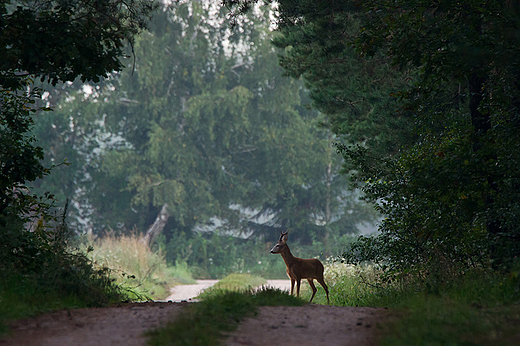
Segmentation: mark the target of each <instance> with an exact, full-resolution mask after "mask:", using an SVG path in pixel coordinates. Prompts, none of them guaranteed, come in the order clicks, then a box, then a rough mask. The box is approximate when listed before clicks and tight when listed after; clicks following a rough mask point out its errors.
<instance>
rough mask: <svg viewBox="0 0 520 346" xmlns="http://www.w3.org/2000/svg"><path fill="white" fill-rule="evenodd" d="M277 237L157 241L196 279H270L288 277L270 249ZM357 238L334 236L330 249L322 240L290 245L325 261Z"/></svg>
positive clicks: (170, 258)
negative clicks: (233, 276) (231, 276)
mask: <svg viewBox="0 0 520 346" xmlns="http://www.w3.org/2000/svg"><path fill="white" fill-rule="evenodd" d="M278 237H279V235H278V236H276V237H273V238H272V240H271V239H269V238H266V239H254V238H252V239H241V238H236V237H233V236H225V235H220V234H219V233H217V232H211V233H203V234H195V235H192V236H191V237H188V236H187V235H186V234H185V233H180V234H178V235H176V236H174V237H172V239H171V240H170V242H169V243H168V244H165V245H164V247H163V245H162V243H163V240H161V239H159V241H158V243H159V247H160V248H161V251H164V253H165V256H166V260H167V262H168V263H170V264H173V263H177V262H181V263H186V264H187V265H188V266H189V267H190V268H192V272H193V275H194V276H195V277H197V278H213V279H219V278H223V277H225V276H226V275H228V274H231V273H243V274H246V273H248V274H252V275H258V276H261V277H264V278H268V279H285V278H287V274H286V268H285V264H284V262H283V260H282V259H281V258H280V256H275V255H272V254H270V252H269V250H270V249H271V248H272V247H273V245H274V243H276V241H277V238H278ZM162 239H164V237H163V238H162ZM354 239H355V238H354V236H350V235H343V236H331V237H330V240H329V242H328V246H329V247H328V248H327V247H326V246H325V244H324V243H323V242H321V241H319V240H315V241H314V242H313V244H312V245H304V244H301V243H300V242H298V241H294V242H293V243H292V244H293V245H292V246H291V247H292V248H293V252H294V255H295V256H297V257H301V258H315V257H316V258H321V259H322V260H325V259H327V254H333V255H334V256H339V255H340V254H342V253H344V252H345V250H346V249H348V248H349V244H350V243H351V242H352V241H353V240H354ZM266 240H268V241H267V242H266Z"/></svg>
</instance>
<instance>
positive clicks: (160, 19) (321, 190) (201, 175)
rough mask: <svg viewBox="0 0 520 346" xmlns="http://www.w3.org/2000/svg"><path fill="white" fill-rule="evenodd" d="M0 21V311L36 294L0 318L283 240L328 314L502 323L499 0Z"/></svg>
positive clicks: (504, 205)
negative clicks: (367, 311) (368, 310)
mask: <svg viewBox="0 0 520 346" xmlns="http://www.w3.org/2000/svg"><path fill="white" fill-rule="evenodd" d="M0 27H1V28H2V31H1V33H0V56H1V57H2V59H0V96H1V98H0V272H2V273H3V278H4V280H2V281H3V282H2V283H0V302H2V301H7V300H12V301H13V302H18V301H22V300H26V297H27V295H30V294H33V293H32V292H35V291H39V292H40V294H42V296H43V297H46V298H45V299H43V300H47V301H53V302H55V303H52V304H50V305H42V306H40V305H37V304H36V305H34V304H33V303H30V302H29V303H26V304H27V306H25V307H24V309H25V312H24V313H22V314H21V315H17V314H11V315H9V314H8V317H7V318H9V316H11V317H10V318H20V317H24V316H27V315H32V314H37V313H41V312H43V311H49V310H54V309H59V308H63V307H67V306H70V305H72V306H76V307H77V306H106V305H107V304H110V303H114V302H118V301H125V300H137V301H138V300H143V299H148V298H150V299H160V298H164V297H163V295H164V294H165V293H164V292H165V290H167V289H168V287H169V286H172V285H178V284H182V283H188V282H192V281H193V280H194V279H209V278H211V279H222V278H224V277H226V276H228V275H230V274H236V273H241V274H251V275H255V276H260V277H263V278H269V279H274V278H276V279H278V278H283V277H284V276H285V264H284V262H283V261H282V260H281V259H280V257H278V256H273V255H270V254H269V249H270V248H271V247H272V246H273V244H274V243H276V241H277V240H278V238H279V237H280V232H285V231H288V232H289V234H290V242H291V249H293V252H294V253H296V254H298V256H299V257H304V258H319V259H320V260H322V262H324V263H325V264H326V273H327V272H328V273H329V276H328V277H327V276H326V279H327V280H330V281H334V280H337V281H334V284H331V286H333V287H334V288H333V289H331V299H332V304H333V305H339V306H383V305H384V306H396V307H401V308H402V307H403V306H406V307H407V308H410V306H408V305H407V304H408V303H409V299H411V297H414V298H413V299H415V298H416V297H417V295H418V294H419V293H418V292H420V293H421V294H425V296H426V297H430V295H431V297H434V298H432V299H438V298H439V297H440V298H439V299H441V300H443V301H448V300H450V299H459V301H460V302H461V305H464V306H465V307H464V309H466V310H464V312H463V313H462V312H461V314H466V313H469V312H468V311H471V313H472V314H474V316H476V317H475V319H480V320H482V319H485V321H484V322H483V324H485V325H486V326H487V327H489V325H492V327H489V328H501V327H498V326H497V325H499V324H501V323H498V322H496V321H495V320H494V319H493V318H494V317H493V318H491V319H493V321H495V322H493V323H491V322H489V319H490V318H489V316H490V315H489V311H487V310H486V311H484V310H482V309H473V308H474V306H476V305H478V306H480V307H482V306H483V305H484V306H487V305H486V304H489V307H490V308H491V307H495V308H498V307H502V310H499V312H498V313H497V315H500V316H501V318H503V319H508V320H509V321H512V320H514V321H517V322H518V311H519V310H518V301H519V298H520V297H519V296H518V290H519V288H520V259H519V258H520V227H519V226H518V225H519V224H520V204H519V202H518V201H519V200H520V169H519V166H518V163H519V162H520V84H519V81H520V54H518V53H519V49H520V3H518V2H516V1H499V0H496V1H495V0H493V1H483V0H468V1H461V2H453V1H446V0H438V1H424V0H414V1H411V0H404V1H392V0H365V1H358V0H349V1H337V2H336V1H316V0H313V1H311V0H299V1H294V0H278V1H260V0H223V1H221V2H215V1H189V0H183V1H180V0H179V1H153V0H130V1H122V0H105V1H97V0H70V1H66V2H63V1H57V0H30V1H29V0H26V1H15V0H11V1H7V0H6V1H2V2H0ZM130 249H135V253H136V254H137V253H138V251H143V252H142V253H143V254H142V255H139V256H138V255H135V256H132V255H129V253H131V252H132V251H134V250H130ZM137 249H139V250H137ZM129 257H133V258H131V259H128V258H129ZM137 257H139V258H138V259H136V258H137ZM143 258H147V259H146V260H145V259H143ZM132 261H137V262H139V261H140V262H139V263H137V264H129V263H130V262H132ZM146 261H148V262H147V263H146V264H144V262H146ZM123 262H125V264H122V263H123ZM126 262H128V263H126ZM132 263H133V262H132ZM341 268H344V269H341ZM347 277H348V280H347V279H346V278H347ZM349 280H359V281H356V284H355V285H354V284H352V286H348V285H351V283H350V281H349ZM347 282H349V283H347ZM347 286H348V287H347ZM360 287H364V288H360ZM498 287H500V288H498ZM340 292H342V293H341V294H342V295H341V294H340ZM450 292H451V293H450ZM453 292H456V293H453ZM460 292H471V293H468V294H467V296H465V297H464V298H460V297H459V296H457V295H458V294H459V293H460ZM483 292H486V294H487V295H484V293H483ZM450 294H453V295H456V296H457V298H454V297H453V295H451V296H450ZM49 297H52V298H50V299H49ZM58 297H60V298H58ZM341 297H348V298H341ZM447 297H448V298H447ZM425 299H426V298H425ZM428 299H430V298H428ZM475 299H478V302H477V303H476V302H475ZM482 300H484V301H482ZM414 302H415V300H414ZM16 304H18V303H15V306H18V305H16ZM475 304H476V305H475ZM506 306H513V307H516V308H512V310H510V309H509V307H508V308H507V309H506V308H505V307H506ZM13 309H14V308H13ZM24 309H21V310H24ZM410 309H412V310H413V308H410ZM421 309H423V308H422V307H419V308H417V307H416V310H421ZM423 310H427V309H423ZM4 311H5V310H4ZM515 314H516V315H515ZM484 315H485V316H486V317H485V318H484V317H482V316H484ZM412 316H413V314H412ZM472 316H473V315H472ZM493 316H495V315H493ZM511 316H517V317H516V319H515V318H514V317H511ZM411 318H412V317H411ZM428 318H434V317H431V316H428ZM419 319H424V320H425V321H427V318H426V317H425V316H422V315H421V317H420V318H419ZM500 321H502V320H500ZM426 323H428V322H426ZM449 323H452V322H448V324H449ZM510 323H513V322H510ZM430 324H431V323H430ZM487 327H486V328H487ZM509 327H511V324H507V323H506V324H505V327H504V328H505V329H504V330H502V329H500V330H499V331H498V332H497V331H496V330H495V329H493V332H489V331H486V330H484V331H483V333H487V334H488V335H487V337H489V335H496V338H498V339H486V340H487V341H489V342H498V343H497V344H499V343H500V342H504V344H507V342H506V341H504V340H509V339H507V338H508V337H510V335H514V336H513V337H516V338H518V337H519V336H518V333H516V334H514V333H513V332H511V331H510V329H508V328H509ZM3 328H4V329H5V327H4V325H3V324H2V318H0V332H2V331H3V330H4V329H3ZM476 328H477V329H478V328H480V327H476ZM404 329H406V328H404ZM512 329H514V328H512ZM403 333H404V332H403ZM493 333H494V334H493ZM511 333H513V334H511ZM455 334H456V333H455ZM462 334H463V335H462V336H457V337H462V338H463V339H461V341H460V344H464V342H473V339H471V338H469V339H468V338H466V339H464V338H465V337H466V336H464V335H465V334H464V333H462ZM497 335H498V336H497ZM504 335H505V336H504ZM448 337H455V336H454V335H452V334H449V333H448ZM501 338H502V339H501ZM504 338H505V339H504ZM477 339H478V338H477ZM468 340H469V341H468ZM516 340H518V339H516ZM401 341H402V339H401ZM444 341H446V340H444ZM444 341H439V344H443V342H444ZM389 344H392V343H389ZM396 344H399V343H396ZM417 344H424V343H422V342H418V343H417ZM454 344H457V345H458V344H459V343H457V342H455V343H454ZM477 344H479V343H477Z"/></svg>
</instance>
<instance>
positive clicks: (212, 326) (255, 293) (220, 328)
mask: <svg viewBox="0 0 520 346" xmlns="http://www.w3.org/2000/svg"><path fill="white" fill-rule="evenodd" d="M304 304H305V302H304V301H302V300H301V299H298V298H296V297H294V296H289V295H288V294H287V293H286V292H283V291H281V290H277V289H272V288H261V289H259V290H246V291H218V292H214V294H211V295H209V296H207V297H206V298H204V299H202V301H200V302H199V303H194V304H190V305H189V306H188V307H187V309H186V311H184V312H183V314H182V315H181V316H179V317H178V318H177V319H176V320H175V321H174V322H172V323H170V324H169V325H167V326H166V327H165V328H162V329H159V330H156V331H153V332H150V333H149V334H148V336H149V337H150V339H149V345H153V346H165V345H186V346H188V345H189V346H191V345H199V346H205V345H212V346H213V345H219V344H222V342H223V333H224V332H230V331H233V330H235V329H236V327H237V325H238V323H239V322H240V321H241V320H243V319H244V318H246V317H248V316H253V315H254V314H255V313H256V311H257V309H258V307H259V306H280V305H283V306H301V305H304Z"/></svg>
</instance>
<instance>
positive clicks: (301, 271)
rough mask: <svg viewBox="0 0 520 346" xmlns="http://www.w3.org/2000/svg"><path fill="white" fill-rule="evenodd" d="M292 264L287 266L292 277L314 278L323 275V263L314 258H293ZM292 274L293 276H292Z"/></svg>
mask: <svg viewBox="0 0 520 346" xmlns="http://www.w3.org/2000/svg"><path fill="white" fill-rule="evenodd" d="M295 259H296V261H295V262H294V264H293V265H291V266H290V267H289V268H287V269H288V270H287V272H288V274H289V276H290V277H291V278H293V279H298V278H300V279H316V278H319V277H322V276H323V264H321V262H320V261H319V260H317V259H315V258H311V259H302V258H295ZM293 276H294V277H293Z"/></svg>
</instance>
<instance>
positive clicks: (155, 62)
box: [35, 2, 374, 277]
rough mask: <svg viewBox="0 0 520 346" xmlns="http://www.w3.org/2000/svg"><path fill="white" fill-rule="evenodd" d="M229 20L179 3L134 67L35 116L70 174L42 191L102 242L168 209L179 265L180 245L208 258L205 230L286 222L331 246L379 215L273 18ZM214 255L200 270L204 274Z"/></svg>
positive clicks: (265, 229) (59, 174)
mask: <svg viewBox="0 0 520 346" xmlns="http://www.w3.org/2000/svg"><path fill="white" fill-rule="evenodd" d="M219 11H220V10H218V6H216V5H213V4H208V6H205V5H203V4H201V3H198V2H183V3H178V4H174V5H172V6H171V7H169V8H167V9H165V11H163V12H161V13H160V14H157V16H156V17H155V18H154V20H153V21H152V23H151V24H150V30H149V31H147V32H144V33H143V34H142V35H141V36H140V37H138V38H137V39H136V41H135V44H134V47H133V48H134V51H135V53H136V61H135V69H133V70H130V69H128V70H124V71H122V72H121V74H114V75H113V76H112V78H111V79H110V80H108V81H105V82H104V83H103V84H98V85H93V84H92V85H83V86H79V87H78V89H79V90H78V89H76V90H75V91H71V90H70V89H69V90H68V92H69V94H68V95H67V96H68V97H64V96H60V99H61V102H60V103H59V106H58V107H57V109H56V112H55V116H56V117H55V118H53V119H51V118H50V117H47V118H45V119H44V118H43V117H42V118H41V120H40V119H37V124H36V129H35V132H37V133H38V140H39V144H40V145H42V147H43V148H44V149H45V150H46V151H48V152H49V153H50V154H49V155H48V156H49V158H48V159H49V160H52V159H53V160H54V161H61V160H63V159H64V158H65V157H69V161H70V162H71V164H73V167H67V170H65V169H63V170H61V169H60V171H58V170H55V175H54V176H50V177H46V178H45V179H43V180H41V181H38V182H37V184H38V185H39V188H40V189H45V190H49V191H53V193H54V194H55V195H56V196H60V197H61V198H65V197H70V198H71V199H72V200H74V201H75V202H76V203H75V206H77V207H78V209H77V210H74V211H73V212H74V213H75V214H76V217H77V219H84V220H87V224H86V225H81V224H78V228H80V229H83V230H85V229H87V230H88V229H89V228H92V230H93V231H94V233H101V232H103V231H104V230H105V229H107V228H111V229H114V230H115V231H116V232H122V233H124V232H129V231H130V230H132V229H139V230H140V231H142V230H144V229H146V228H147V227H148V226H149V225H150V224H151V223H152V222H153V220H154V219H155V217H156V216H157V213H158V211H159V210H160V208H162V206H163V205H164V204H167V205H168V207H169V212H170V214H171V217H170V219H169V222H168V224H167V225H166V227H165V230H164V233H165V235H166V239H164V242H165V244H166V250H165V251H166V256H167V258H168V261H170V262H171V263H175V260H176V257H179V256H180V253H176V252H173V251H190V250H189V247H183V246H181V245H177V244H176V241H175V240H178V239H179V240H182V238H183V237H186V238H188V239H199V240H200V243H201V244H193V246H196V247H197V248H198V249H200V251H199V250H198V252H199V253H200V256H201V257H204V256H206V252H205V250H204V247H205V246H206V243H205V242H204V241H202V240H201V238H199V237H197V234H196V233H195V232H194V231H200V230H201V229H202V230H211V231H212V230H215V231H217V232H220V233H221V234H222V233H225V232H227V231H229V230H232V231H236V232H242V233H244V234H248V235H251V237H252V238H253V237H256V238H260V237H266V239H267V240H269V237H271V236H272V235H273V234H276V233H278V231H277V230H278V229H279V228H281V227H285V228H290V229H291V230H292V232H293V234H294V235H295V239H300V241H301V242H302V244H306V245H308V244H311V243H313V242H315V241H317V240H321V239H323V245H324V247H325V248H330V247H331V246H334V243H333V239H334V238H338V237H341V236H343V235H344V234H349V233H355V232H356V231H357V224H358V223H359V222H361V221H365V220H370V221H371V220H372V219H373V218H374V214H373V212H372V211H371V210H370V209H369V208H368V207H363V206H362V205H360V204H359V202H358V200H357V197H358V195H357V194H356V193H351V192H349V191H348V190H347V188H346V185H347V183H348V182H347V181H346V179H345V178H344V177H343V176H341V175H340V174H339V170H340V169H341V167H340V161H341V158H340V157H339V156H338V155H335V154H334V150H333V149H331V148H330V145H331V134H330V132H329V131H327V130H324V129H322V128H319V127H318V126H317V125H319V124H320V123H321V122H322V117H321V115H320V114H318V113H316V112H313V111H309V110H308V109H306V107H305V104H306V103H308V102H309V101H308V99H307V98H308V97H307V95H306V92H305V90H304V88H303V86H302V84H301V83H300V82H298V81H295V80H291V79H289V78H284V77H282V76H281V74H282V72H281V69H280V68H279V67H278V66H277V63H276V54H277V53H276V51H275V50H274V49H273V47H272V46H271V44H270V38H271V35H272V34H271V33H270V32H269V29H268V26H267V19H266V17H267V16H268V13H267V12H262V13H261V14H258V15H251V16H250V18H249V19H248V20H247V22H245V23H243V24H242V25H240V28H237V30H236V31H230V30H229V29H228V28H226V26H225V16H224V15H225V13H224V12H219ZM85 90H87V91H88V92H86V91H85ZM51 155H52V156H51ZM64 168H65V167H64ZM66 171H67V172H66ZM79 187H81V188H79ZM251 233H253V234H251ZM206 239H207V237H206ZM214 240H216V239H214ZM193 242H195V240H193ZM237 242H239V241H238V240H237ZM327 242H328V243H329V245H330V246H329V245H327ZM181 243H183V244H184V242H183V241H181ZM208 246H210V245H208ZM173 248H175V250H174V249H173ZM196 255H197V254H196ZM209 258H214V259H215V257H214V256H213V255H208V256H206V257H205V259H198V260H197V261H205V262H204V264H203V266H201V267H204V268H206V267H208V262H207V261H209ZM228 273H229V272H228ZM210 275H211V276H218V277H221V276H222V275H221V273H211V274H210Z"/></svg>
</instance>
